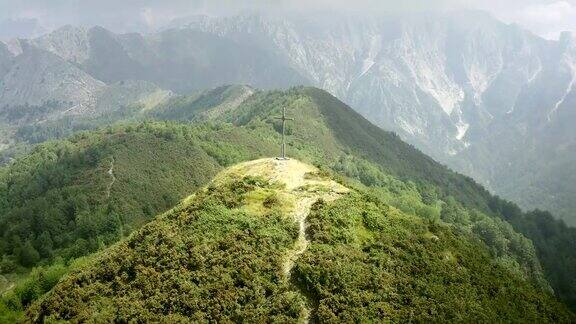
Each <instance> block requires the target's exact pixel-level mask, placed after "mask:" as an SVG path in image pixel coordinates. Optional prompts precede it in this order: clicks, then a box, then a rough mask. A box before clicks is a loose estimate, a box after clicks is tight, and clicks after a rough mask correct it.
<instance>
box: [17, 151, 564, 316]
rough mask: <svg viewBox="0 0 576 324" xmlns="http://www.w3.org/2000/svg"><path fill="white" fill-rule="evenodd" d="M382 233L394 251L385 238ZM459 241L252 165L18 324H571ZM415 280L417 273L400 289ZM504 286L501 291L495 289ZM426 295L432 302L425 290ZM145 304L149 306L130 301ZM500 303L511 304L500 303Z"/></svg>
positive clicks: (80, 274) (334, 186) (336, 191)
mask: <svg viewBox="0 0 576 324" xmlns="http://www.w3.org/2000/svg"><path fill="white" fill-rule="evenodd" d="M335 198H339V199H335ZM340 200H345V202H344V204H345V205H346V206H347V212H346V215H345V217H343V216H344V215H342V214H339V213H338V212H336V210H338V209H341V206H339V205H338V201H340ZM304 201H306V202H304ZM334 202H335V204H336V205H333V203H334ZM302 204H304V205H306V206H310V207H311V210H310V211H311V215H310V218H311V219H310V220H309V222H310V223H309V225H304V228H308V230H307V232H308V234H303V229H302V225H298V223H299V222H298V219H297V218H298V217H297V216H298V215H299V212H298V209H299V208H303V207H302V206H300V205H302ZM299 206H300V207H299ZM359 215H360V216H361V217H360V219H358V217H359ZM304 217H306V216H304ZM300 224H301V223H300ZM384 225H387V226H388V227H389V229H388V230H384V227H383V226H384ZM298 227H300V229H299V230H298V229H297V228H298ZM382 231H385V232H386V233H382V234H380V235H381V236H379V235H378V234H379V233H381V232H382ZM394 231H396V232H395V235H394V236H393V237H394V238H392V239H390V238H388V239H385V238H384V235H386V236H387V235H390V234H391V233H393V232H394ZM398 232H400V233H402V234H398ZM304 235H309V236H310V242H309V244H310V246H309V249H306V246H304V249H303V250H302V252H300V253H301V254H302V255H301V256H300V257H298V258H294V256H293V255H292V254H291V253H290V251H291V248H292V245H293V244H294V241H296V243H295V248H296V249H297V251H300V248H299V247H298V245H299V244H303V243H302V241H300V240H301V239H302V237H303V236H304ZM404 235H407V237H405V236H404ZM416 237H418V239H416ZM468 240H470V238H467V237H466V236H465V235H459V234H455V233H452V232H451V230H450V228H449V227H442V226H436V227H435V226H433V225H426V224H423V223H421V222H420V221H419V220H418V219H416V218H411V217H409V216H407V215H405V214H403V213H402V212H401V211H399V210H396V209H394V208H393V207H390V206H387V205H381V204H378V203H375V202H373V201H371V200H370V199H369V198H367V197H365V196H363V193H362V192H355V190H354V191H349V190H348V189H347V188H345V187H343V186H342V185H340V184H338V183H336V182H334V181H332V180H330V177H328V176H327V175H325V174H322V173H321V172H320V170H318V169H316V168H314V167H312V166H307V165H305V164H302V163H301V162H298V161H296V160H289V161H279V160H277V159H270V158H268V159H261V160H256V161H250V162H245V163H242V164H239V165H235V166H232V167H231V168H229V169H226V170H224V171H223V172H222V173H220V174H219V175H218V176H216V178H215V180H213V181H212V182H211V183H210V184H209V185H208V186H207V187H205V188H204V189H202V190H200V191H199V192H197V193H196V194H194V195H193V196H191V197H189V198H187V199H185V200H184V202H183V203H181V204H180V205H179V206H177V207H176V208H174V209H172V210H171V211H169V212H167V213H164V214H163V215H161V216H159V217H157V218H156V219H155V220H153V221H152V222H151V223H149V224H147V225H145V226H144V227H143V228H142V229H141V230H139V231H137V232H135V233H134V234H132V235H131V236H130V237H129V238H128V239H126V240H125V241H122V242H120V243H118V244H116V245H114V246H113V247H111V248H109V249H107V250H104V251H102V252H101V253H99V254H98V255H96V256H95V257H94V258H93V259H92V260H91V261H89V262H87V263H86V265H85V266H84V267H82V268H79V269H77V270H75V271H73V272H72V273H71V274H69V275H68V276H66V277H65V278H64V279H63V280H61V281H60V282H59V283H58V284H57V285H56V287H55V288H54V290H52V291H51V292H50V293H49V294H48V295H47V296H46V297H45V298H43V299H42V300H40V301H39V302H38V303H36V304H35V305H33V306H32V307H31V308H30V309H29V311H28V313H27V316H28V320H30V321H32V322H43V321H46V320H72V321H83V320H87V319H88V318H91V319H97V320H99V321H130V320H138V321H164V320H166V321H176V320H177V321H183V322H186V321H211V320H215V321H228V320H230V321H258V320H263V319H273V320H281V321H284V322H301V321H304V322H307V321H308V320H309V319H310V320H314V321H320V322H324V321H333V320H375V319H380V320H381V319H383V318H386V319H390V320H394V319H395V320H403V319H406V318H408V317H409V318H413V319H419V320H425V319H433V318H434V319H439V318H445V319H449V318H454V316H456V317H457V318H459V319H461V320H465V319H473V318H475V319H478V316H481V317H482V318H483V319H486V320H489V319H496V318H500V319H502V318H507V319H509V320H513V319H515V320H522V319H523V320H536V319H539V320H542V321H545V322H548V321H550V322H568V321H570V320H571V318H573V314H570V313H569V312H567V311H566V310H563V309H562V306H561V305H557V304H555V302H554V301H553V300H551V299H549V298H547V297H545V296H546V293H544V292H536V291H534V290H532V289H534V288H533V287H531V286H530V285H526V284H525V282H523V281H522V280H518V279H517V278H515V275H514V274H513V273H510V272H506V271H502V269H500V268H499V266H498V265H487V264H486V262H490V261H488V260H489V259H488V258H487V255H488V254H487V252H486V251H482V250H481V249H480V250H479V251H481V252H480V255H478V254H477V253H478V250H475V251H476V252H477V253H469V252H468V251H467V250H468V249H477V248H478V247H477V246H476V245H475V243H474V241H473V240H470V241H468ZM414 242H418V243H414ZM441 242H442V243H441ZM466 242H468V243H466ZM413 250H419V251H421V252H423V253H413V252H414V251H413ZM377 251H379V252H377ZM424 251H426V252H424ZM467 252H468V253H467ZM318 253H321V254H326V253H328V254H329V256H325V257H324V258H322V257H321V256H319V255H318ZM408 255H411V257H409V258H404V257H403V256H408ZM440 256H442V258H441V257H440ZM286 257H289V258H290V260H292V262H294V264H295V268H294V270H295V271H294V273H293V274H291V271H290V270H289V271H288V278H287V277H286V271H285V270H283V269H282V268H283V267H282V265H283V264H285V260H286ZM316 258H318V260H316ZM324 259H326V260H324ZM341 262H342V263H341ZM374 262H386V263H388V266H385V267H378V266H376V267H375V265H374ZM414 267H423V268H424V269H425V270H424V272H425V273H424V274H423V275H418V274H417V273H413V274H412V275H411V276H406V272H405V271H406V270H408V271H410V270H409V269H414ZM368 268H370V269H372V270H371V271H369V273H367V272H366V270H367V269H368ZM456 269H459V270H456ZM412 271H413V270H412ZM323 272H325V274H324V273H323ZM454 272H460V273H458V274H456V273H454ZM354 273H356V274H359V273H362V274H363V275H362V278H361V279H360V280H364V279H365V278H364V276H366V275H369V276H372V277H375V278H374V279H376V278H380V281H377V280H376V281H375V280H368V282H371V283H372V284H368V285H366V287H364V286H362V287H358V286H357V285H358V282H357V279H358V276H355V275H354ZM470 274H476V275H472V276H470ZM412 276H414V277H416V278H414V277H412ZM290 277H293V278H291V279H290ZM321 277H324V278H325V279H323V280H319V279H320V278H321ZM385 278H387V279H385ZM494 279H496V280H498V283H494V282H493V281H491V280H494ZM419 280H425V281H426V284H427V286H426V287H429V288H427V289H426V293H427V296H428V298H427V300H432V301H433V303H430V302H429V301H425V300H421V299H420V298H419V293H420V289H424V286H422V287H419V288H416V289H414V288H408V287H410V285H411V284H412V285H416V286H420V285H421V284H422V283H421V282H420V281H419ZM504 282H506V285H507V286H508V287H513V288H512V289H498V288H496V289H494V287H498V284H501V283H504ZM435 284H441V286H442V287H443V289H440V290H436V289H435V288H430V287H434V285H435ZM447 284H448V285H450V287H451V289H449V290H448V291H451V290H455V291H458V292H459V293H457V294H455V295H453V294H450V293H448V294H447V291H446V290H445V285H447ZM404 285H408V286H407V287H404ZM169 287H171V288H169ZM403 287H404V288H403ZM342 290H344V292H342ZM464 291H468V292H472V293H468V294H463V292H464ZM168 292H170V293H168ZM384 292H388V293H384ZM262 293H264V294H265V296H266V297H265V298H264V297H262V295H261V294H262ZM170 294H172V295H174V294H176V295H177V296H178V298H172V297H170V296H169V295H170ZM94 295H98V296H99V297H98V298H97V299H94V298H93V297H91V296H94ZM396 295H398V296H397V297H394V296H396ZM224 296H226V298H224ZM351 296H353V298H352V299H351V300H350V299H349V298H350V297H351ZM377 296H380V297H377ZM199 297H201V298H199ZM339 297H340V298H339ZM342 297H346V298H347V300H349V301H346V300H344V299H343V298H342ZM143 298H144V300H146V301H147V302H137V301H142V300H143ZM506 299H513V300H515V302H514V303H513V304H510V303H501V301H502V300H506ZM406 300H408V301H406ZM494 301H496V302H494ZM518 303H520V304H522V305H521V306H520V305H518ZM456 304H458V305H460V306H461V307H457V308H454V306H455V305H456ZM463 304H464V305H463ZM238 305H240V306H242V307H238ZM513 305H515V306H513ZM430 312H432V314H433V315H431V313H430Z"/></svg>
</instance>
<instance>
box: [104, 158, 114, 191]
mask: <svg viewBox="0 0 576 324" xmlns="http://www.w3.org/2000/svg"><path fill="white" fill-rule="evenodd" d="M114 161H115V160H114V156H112V162H110V169H108V175H109V176H110V178H111V179H112V181H110V183H109V184H108V187H107V188H106V199H110V192H111V191H112V186H113V185H114V183H115V182H116V176H115V175H114Z"/></svg>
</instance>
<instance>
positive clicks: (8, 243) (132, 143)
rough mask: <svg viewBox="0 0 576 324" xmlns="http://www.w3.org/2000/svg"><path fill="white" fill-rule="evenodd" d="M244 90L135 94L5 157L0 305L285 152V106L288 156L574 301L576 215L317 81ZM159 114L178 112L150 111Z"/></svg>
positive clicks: (14, 303) (26, 299) (25, 299)
mask: <svg viewBox="0 0 576 324" xmlns="http://www.w3.org/2000/svg"><path fill="white" fill-rule="evenodd" d="M246 91H252V90H251V89H249V88H246V87H223V88H218V89H215V90H212V91H210V92H206V93H203V94H197V95H194V96H190V97H181V98H179V99H171V101H170V102H172V104H168V106H164V105H161V106H159V107H158V108H157V109H151V110H146V111H142V110H141V109H139V108H137V109H136V108H135V110H134V111H137V113H136V115H127V116H124V117H122V118H119V120H123V123H124V124H119V125H116V126H113V127H108V128H104V129H100V130H95V131H91V132H84V133H80V134H78V135H74V136H73V137H71V138H68V139H66V140H59V141H54V142H49V143H45V144H40V145H39V146H37V147H36V148H35V149H34V151H33V152H31V153H30V154H28V155H26V156H24V157H22V158H19V159H17V160H16V161H14V162H13V163H12V164H10V165H9V166H7V167H4V168H2V169H0V251H1V253H2V261H1V263H0V271H1V274H2V275H3V276H5V277H7V278H9V279H10V280H11V281H14V283H15V284H16V286H15V287H14V288H13V289H11V290H9V291H8V293H7V295H6V296H5V297H3V300H4V301H3V302H0V314H1V313H2V312H3V311H2V309H7V310H10V309H11V310H14V311H16V313H18V312H21V311H22V310H23V309H25V308H26V307H27V306H28V305H29V304H30V303H31V302H32V301H33V300H35V299H37V298H38V297H40V296H41V295H42V294H43V293H44V292H45V291H48V290H49V289H50V288H51V287H52V285H53V284H54V283H53V282H49V283H43V284H39V283H38V281H40V282H42V280H41V279H42V275H38V276H36V277H35V276H33V275H32V276H29V275H28V271H29V270H30V269H31V268H33V267H36V270H35V271H36V272H35V273H40V274H42V273H44V272H50V271H52V270H51V269H52V266H54V265H56V266H63V267H65V268H66V270H65V271H64V272H67V271H69V269H70V264H71V262H72V260H74V259H75V258H77V257H80V256H83V255H87V254H90V253H92V252H94V251H97V250H102V249H104V248H105V247H106V246H108V245H110V244H111V243H113V242H116V241H118V240H120V239H121V238H123V237H125V236H126V235H128V234H129V233H131V232H132V231H133V230H134V229H137V228H139V227H140V226H141V225H143V224H145V223H146V222H148V221H149V220H151V219H152V218H153V216H154V215H156V214H159V213H161V212H164V211H166V210H167V209H169V208H171V207H172V206H174V204H176V202H177V201H179V200H180V199H182V198H184V197H186V196H187V195H189V194H190V193H192V192H194V191H195V190H196V189H197V188H199V187H201V186H203V185H205V184H206V183H207V182H208V181H209V179H211V178H212V177H213V176H214V175H215V174H216V173H217V172H218V171H219V170H221V169H222V168H223V167H227V166H230V165H232V164H235V163H238V162H242V161H248V160H253V159H256V158H260V157H270V156H274V155H275V154H277V151H278V146H279V145H278V144H279V133H278V132H279V129H280V128H279V124H278V123H277V122H275V120H274V116H277V115H279V114H280V111H281V108H282V107H286V108H287V111H288V114H290V115H291V116H293V117H295V118H296V121H294V122H291V123H289V125H288V131H287V134H288V143H289V148H288V150H289V154H290V155H291V156H293V157H295V158H297V159H299V160H302V161H305V162H307V163H311V164H314V165H318V166H321V167H322V169H323V170H325V171H327V172H331V173H333V174H335V175H337V176H338V177H342V178H343V179H348V180H347V181H353V182H354V183H355V186H359V187H362V188H364V189H363V190H364V191H366V192H367V193H368V194H369V195H370V196H372V197H374V199H376V200H378V201H379V202H380V203H381V204H386V205H390V206H393V207H394V208H396V209H398V210H400V211H401V212H402V213H403V214H405V215H410V216H411V217H415V218H418V219H422V220H423V221H425V222H432V223H437V224H443V226H450V227H452V228H453V230H454V231H455V232H457V233H459V234H462V235H468V236H470V237H474V238H476V239H477V240H478V241H479V242H481V243H478V244H479V246H482V247H483V248H484V249H485V251H488V253H489V255H490V257H491V258H492V260H493V262H494V263H496V264H498V265H499V267H502V268H504V269H506V271H508V272H512V273H514V274H515V276H516V277H518V278H523V280H525V281H526V282H529V283H530V285H534V286H536V287H538V288H537V289H539V290H541V291H549V289H550V288H549V287H550V285H551V286H552V288H553V289H554V291H555V292H556V293H557V294H558V295H559V296H560V297H561V298H563V299H564V300H565V301H566V302H567V303H569V304H571V305H576V283H575V282H573V281H571V280H572V277H573V276H572V273H573V269H574V267H575V265H576V260H575V255H576V249H571V248H568V247H570V246H574V244H575V243H574V242H576V239H575V236H574V230H573V229H571V228H567V227H566V226H563V225H562V223H561V222H558V221H554V220H553V219H552V218H546V217H539V216H538V215H536V216H534V215H535V214H533V213H532V214H524V213H522V212H521V211H520V210H519V209H518V208H517V207H516V206H515V205H513V204H509V203H507V202H504V201H502V200H500V199H498V198H495V197H492V196H490V195H489V193H488V192H487V191H486V190H484V189H483V188H482V187H480V186H478V185H476V184H475V183H474V182H473V181H472V180H470V179H469V178H465V177H463V176H460V175H458V174H456V173H454V172H451V171H450V170H448V169H447V168H445V167H443V166H441V165H439V164H437V163H435V162H434V161H433V160H432V159H430V158H428V157H426V156H425V155H423V154H421V153H420V152H418V151H417V150H415V149H414V148H412V147H411V146H409V145H407V144H405V143H403V142H402V141H401V140H400V139H399V138H398V137H397V136H396V135H394V134H392V133H388V132H385V131H382V130H381V129H379V128H377V127H375V126H373V125H371V124H369V123H368V122H367V121H366V120H365V119H363V118H362V117H360V116H359V115H358V114H356V113H355V112H353V111H352V110H351V109H350V108H349V107H347V106H345V105H344V104H342V103H341V102H339V101H337V100H336V99H335V98H334V97H332V96H330V95H329V94H327V93H325V92H323V91H321V90H317V89H312V88H295V89H292V90H289V91H286V92H281V91H272V92H260V91H256V92H255V93H254V94H252V95H250V96H245V94H246ZM238 98H244V99H243V100H238ZM155 118H156V119H168V120H170V119H172V120H173V121H167V122H164V121H141V120H142V119H155ZM112 166H114V167H113V170H112V172H111V173H110V170H111V169H112ZM112 175H113V177H112ZM510 224H512V225H513V226H511V225H510ZM542 224H544V226H543V225H542ZM547 229H553V230H554V236H553V237H552V236H550V235H548V233H547V232H545V231H547ZM519 232H520V233H523V234H524V235H525V236H524V235H522V234H519ZM531 240H532V241H531ZM533 243H534V245H533ZM71 268H74V266H72V267H71ZM37 277H39V278H40V279H38V280H36V279H35V278H37ZM19 278H23V279H19ZM30 278H31V279H30ZM37 286H41V287H42V288H37ZM0 288H1V287H0ZM3 304H4V305H3ZM3 307H4V308H3Z"/></svg>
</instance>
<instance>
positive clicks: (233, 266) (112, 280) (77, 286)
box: [29, 178, 304, 322]
mask: <svg viewBox="0 0 576 324" xmlns="http://www.w3.org/2000/svg"><path fill="white" fill-rule="evenodd" d="M268 188H270V185H269V184H268V183H267V182H266V181H263V180H261V179H257V178H243V179H239V180H237V181H233V182H231V183H228V184H226V185H224V186H219V187H209V188H208V189H207V190H204V191H201V192H199V193H198V194H197V195H196V197H195V198H194V199H193V200H192V202H191V203H190V204H189V205H186V206H181V207H179V208H177V209H175V210H174V211H172V212H171V213H168V214H166V215H164V216H162V217H160V218H159V219H157V220H156V221H153V222H151V223H150V224H148V225H146V226H144V227H143V228H142V229H141V230H139V231H138V232H136V233H135V234H133V235H132V236H130V238H129V239H127V240H125V241H123V242H122V243H120V244H117V245H115V246H113V247H112V248H110V249H108V250H106V252H105V253H100V254H98V255H97V256H96V257H95V258H94V260H92V261H91V262H90V264H89V266H88V267H85V268H84V269H82V270H80V271H76V272H74V273H73V274H71V275H70V276H68V277H66V279H64V280H63V282H62V283H60V284H59V285H58V286H57V287H56V289H55V290H54V291H53V292H52V293H50V294H49V295H48V296H47V298H46V299H44V300H43V301H42V302H41V303H39V304H38V305H36V306H35V307H33V308H32V309H31V311H30V313H29V315H30V316H31V318H32V319H33V320H34V321H39V322H42V321H46V320H61V319H64V320H73V321H87V320H90V321H96V322H130V321H137V322H149V321H167V322H172V321H183V320H185V321H192V322H194V321H218V322H221V321H233V322H243V321H248V322H260V321H280V322H293V321H295V320H296V319H298V317H299V315H300V309H301V307H302V305H303V303H304V300H303V299H302V297H301V296H299V295H298V294H296V293H295V292H294V291H293V290H291V289H290V286H289V285H288V283H287V282H285V281H283V280H281V273H280V267H279V265H280V264H281V260H282V257H283V255H284V253H285V251H286V250H288V249H289V248H290V247H291V245H292V242H293V241H294V239H295V237H296V236H297V228H296V225H295V224H294V223H293V222H292V221H291V219H289V218H287V217H285V216H283V215H282V213H281V212H280V210H279V209H274V208H273V209H266V212H265V214H257V213H249V212H247V211H246V210H244V209H243V208H242V207H243V206H244V205H245V203H246V200H247V196H248V195H250V194H251V193H252V192H254V191H255V190H265V189H268Z"/></svg>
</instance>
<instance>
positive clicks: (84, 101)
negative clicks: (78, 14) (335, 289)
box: [0, 12, 576, 224]
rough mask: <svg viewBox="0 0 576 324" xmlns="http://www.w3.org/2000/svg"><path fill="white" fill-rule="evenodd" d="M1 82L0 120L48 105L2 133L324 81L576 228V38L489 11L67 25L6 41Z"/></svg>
mask: <svg viewBox="0 0 576 324" xmlns="http://www.w3.org/2000/svg"><path fill="white" fill-rule="evenodd" d="M0 79H1V80H2V81H1V82H0V107H1V108H0V116H6V115H10V114H9V113H10V112H14V111H16V110H18V111H21V109H16V108H14V107H20V106H23V105H36V106H44V109H42V110H41V111H42V112H41V113H39V114H38V113H37V112H36V113H35V114H36V115H34V116H33V117H32V119H30V116H20V115H18V114H16V115H18V116H16V117H17V118H16V117H14V114H13V113H12V114H11V115H10V116H11V119H6V117H5V118H4V121H5V124H14V120H22V118H28V119H27V122H29V121H30V120H32V121H36V122H42V121H44V120H45V119H46V118H48V119H50V118H51V119H58V118H62V117H63V116H66V115H80V116H85V115H86V114H88V115H98V114H101V113H104V112H106V113H109V112H110V110H111V109H114V108H115V107H116V108H117V107H120V106H124V105H129V104H130V103H132V102H134V101H140V102H141V103H145V104H148V105H155V104H157V103H159V102H162V101H163V100H166V99H167V98H170V97H171V96H172V95H173V93H189V92H191V91H194V90H199V89H206V88H211V87H215V86H219V85H221V84H250V85H252V86H255V87H258V88H264V89H269V88H278V87H288V86H292V85H301V84H304V85H314V86H318V87H320V88H323V89H326V90H328V91H329V92H331V93H332V94H334V95H336V96H337V97H338V98H340V99H342V100H343V101H345V102H346V103H348V104H350V105H351V106H352V107H353V108H354V109H355V110H357V111H358V112H359V113H361V114H362V115H363V116H365V117H366V118H368V119H369V120H370V121H372V122H373V123H375V124H377V125H378V126H381V127H382V128H384V129H387V130H392V131H395V132H397V133H398V134H399V135H400V136H401V137H402V138H403V139H405V140H406V141H408V142H410V143H412V144H414V145H415V146H416V147H418V148H420V149H421V150H423V151H424V152H425V153H427V154H429V155H431V156H433V157H434V158H436V159H437V160H439V161H442V162H444V163H446V164H448V165H449V166H451V167H453V168H454V169H456V170H458V171H461V172H463V173H465V174H468V175H471V176H473V177H474V178H475V179H476V180H478V181H479V182H481V183H483V184H484V185H486V186H487V187H488V188H490V189H492V190H494V191H495V192H496V193H498V194H501V195H503V196H504V197H506V198H509V199H512V200H514V201H516V202H518V203H520V204H521V206H522V207H525V208H531V209H532V208H540V209H547V210H551V211H553V212H554V213H555V214H556V215H557V216H559V217H562V218H563V219H565V220H566V221H568V222H569V223H571V224H575V222H576V217H575V216H574V212H573V211H574V210H576V202H575V201H574V199H573V197H574V196H575V195H576V166H574V165H575V164H574V163H573V162H574V161H575V160H576V153H575V152H576V150H575V147H574V145H575V140H576V131H574V128H573V127H571V125H573V122H574V121H576V116H575V112H574V110H573V108H572V107H574V104H575V103H576V92H575V91H574V82H575V80H576V40H575V38H574V35H572V34H570V33H565V34H564V35H563V36H562V38H561V40H560V41H558V42H556V41H549V40H544V39H542V38H540V37H537V36H535V35H533V34H531V33H529V32H526V31H523V30H522V29H520V28H519V27H516V26H508V25H505V24H503V23H501V22H499V21H497V20H495V19H493V18H491V17H490V16H488V15H487V14H484V13H481V12H456V13H452V14H448V15H436V14H434V15H433V14H429V15H428V14H421V15H409V16H401V17H398V16H388V17H382V16H380V17H371V18H366V17H364V16H363V17H355V16H328V15H326V16H320V17H319V16H315V17H313V18H311V17H306V16H301V17H283V18H275V17H264V16H257V15H251V16H235V17H220V18H209V17H193V18H190V19H187V20H180V21H177V22H174V24H173V25H171V26H169V27H167V28H166V29H164V30H162V31H159V32H158V33H155V34H152V35H140V34H124V35H117V34H114V33H112V32H109V31H107V30H105V29H103V28H100V27H94V28H89V29H85V28H76V27H71V26H68V27H64V28H61V29H59V30H57V31H55V32H53V33H51V34H48V35H46V36H43V37H40V38H38V39H34V40H19V41H12V42H9V44H6V45H2V44H0ZM126 80H141V81H146V82H141V81H139V82H135V83H134V82H132V83H129V84H128V85H127V84H126V83H125V82H124V81H126ZM135 84H137V85H138V86H134V85H135ZM126 87H131V88H130V90H129V91H125V90H123V89H125V88H126ZM110 93H115V94H118V95H116V97H114V96H111V95H110ZM127 93H130V95H129V96H128V95H125V94H127ZM111 97H114V98H117V99H114V100H115V101H116V100H117V101H118V102H119V104H118V105H113V104H108V105H105V104H101V102H103V101H106V100H110V98H111ZM46 103H51V104H49V105H46ZM106 107H108V108H109V109H107V108H106ZM36 111H37V110H36ZM6 120H8V121H6ZM5 128H10V127H7V126H5ZM8 132H10V131H8Z"/></svg>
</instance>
